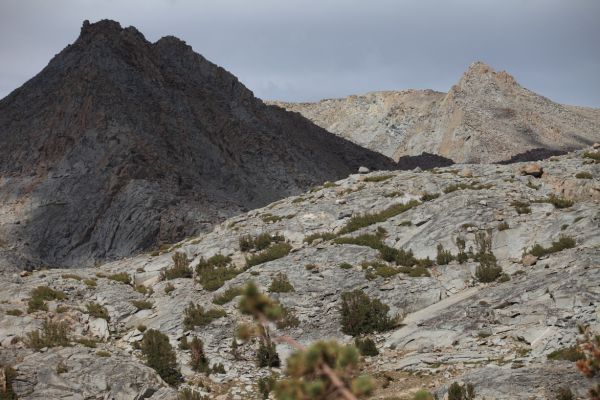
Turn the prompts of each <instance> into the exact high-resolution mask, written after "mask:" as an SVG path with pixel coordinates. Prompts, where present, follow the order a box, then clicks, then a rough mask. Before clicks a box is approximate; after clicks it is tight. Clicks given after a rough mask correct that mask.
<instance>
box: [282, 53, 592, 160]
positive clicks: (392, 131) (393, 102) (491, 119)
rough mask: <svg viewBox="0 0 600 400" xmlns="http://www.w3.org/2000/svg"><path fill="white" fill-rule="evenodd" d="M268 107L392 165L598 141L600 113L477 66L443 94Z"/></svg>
mask: <svg viewBox="0 0 600 400" xmlns="http://www.w3.org/2000/svg"><path fill="white" fill-rule="evenodd" d="M273 104H276V105H279V106H281V107H283V108H286V109H288V110H290V111H296V112H299V113H301V114H302V115H304V116H305V117H307V118H309V119H311V120H312V121H313V122H315V123H316V124H318V125H320V126H322V127H324V128H325V129H327V130H329V131H331V132H334V133H336V134H338V135H340V136H342V137H345V138H347V139H349V140H352V141H354V142H355V143H358V144H361V145H363V146H366V147H368V148H370V149H372V150H376V151H379V152H380V153H382V154H385V155H388V156H391V157H393V158H394V159H396V160H397V159H399V158H400V157H401V156H404V155H417V154H421V153H422V152H429V153H434V154H439V155H441V156H444V157H447V158H450V159H452V160H454V161H456V162H499V161H504V160H509V159H511V158H513V157H516V158H515V159H517V160H518V159H522V158H523V157H521V158H519V155H521V154H523V153H526V152H527V151H531V150H535V149H546V151H548V150H550V151H555V152H556V151H567V150H570V149H574V148H581V147H583V146H586V145H589V144H591V143H593V142H594V141H598V140H600V110H597V109H589V108H583V107H573V106H565V105H561V104H557V103H554V102H552V101H550V100H549V99H547V98H545V97H542V96H540V95H538V94H536V93H533V92H531V91H529V90H527V89H525V88H523V87H522V86H520V85H519V84H518V83H517V82H516V81H515V79H514V78H513V77H512V76H511V75H509V74H508V73H506V72H504V71H502V72H496V71H494V70H493V69H492V68H491V67H490V66H488V65H486V64H484V63H481V62H477V63H474V64H472V65H471V66H470V67H469V69H468V70H467V71H466V72H465V74H464V75H463V76H462V78H461V79H460V81H459V82H458V84H456V85H454V86H453V87H452V88H451V89H450V91H449V92H448V93H440V92H433V91H430V90H424V91H419V90H407V91H402V92H378V93H369V94H366V95H363V96H350V97H347V98H344V99H332V100H323V101H320V102H318V103H298V104H294V103H280V102H273ZM529 155H530V156H535V153H529Z"/></svg>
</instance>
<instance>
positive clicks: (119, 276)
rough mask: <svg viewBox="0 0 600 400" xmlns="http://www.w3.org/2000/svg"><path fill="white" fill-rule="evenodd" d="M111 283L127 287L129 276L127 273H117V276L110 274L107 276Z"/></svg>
mask: <svg viewBox="0 0 600 400" xmlns="http://www.w3.org/2000/svg"><path fill="white" fill-rule="evenodd" d="M107 278H108V279H110V280H111V281H116V282H121V283H125V284H127V285H129V283H130V282H131V276H129V274H128V273H127V272H119V273H117V274H112V275H109V276H107Z"/></svg>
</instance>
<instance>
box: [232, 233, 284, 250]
mask: <svg viewBox="0 0 600 400" xmlns="http://www.w3.org/2000/svg"><path fill="white" fill-rule="evenodd" d="M284 241H285V238H284V237H283V236H281V235H279V234H275V235H270V234H268V233H261V234H260V235H258V236H256V237H252V236H250V235H245V236H242V237H240V240H239V243H240V250H241V251H243V252H248V251H261V250H264V249H266V248H267V247H269V246H270V245H271V244H272V243H281V242H284Z"/></svg>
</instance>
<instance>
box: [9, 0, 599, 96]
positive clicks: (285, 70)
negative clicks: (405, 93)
mask: <svg viewBox="0 0 600 400" xmlns="http://www.w3.org/2000/svg"><path fill="white" fill-rule="evenodd" d="M599 17H600V2H599V1H597V0H502V1H499V0H497V1H493V0H437V1H434V0H369V1H366V0H363V1H361V0H285V1H282V0H252V1H249V0H201V1H198V0H196V1H194V0H130V1H123V0H121V1H119V0H53V1H47V0H3V1H2V3H1V4H0V38H1V39H0V60H2V62H1V63H0V98H1V97H4V96H6V95H7V94H8V93H10V92H11V91H12V90H14V89H15V88H17V87H19V86H20V85H22V84H23V83H24V82H25V81H26V80H27V79H29V78H31V77H32V76H34V75H35V74H36V73H37V72H39V71H40V70H41V69H42V68H43V67H44V66H45V65H46V64H47V62H48V61H49V60H50V58H51V57H52V56H53V55H54V54H56V53H58V52H59V51H60V50H61V49H62V48H64V47H65V46H66V45H67V44H68V43H71V42H72V41H74V40H75V39H76V37H77V35H78V33H79V28H80V26H81V23H82V21H83V20H85V19H89V20H90V21H96V20H98V19H102V18H111V19H115V20H117V21H119V22H120V23H121V25H123V26H129V25H133V26H136V27H137V28H138V29H139V30H140V31H141V32H142V33H144V35H145V36H146V38H147V39H149V40H151V41H155V40H157V39H158V38H160V37H161V36H166V35H175V36H178V37H179V38H181V39H183V40H185V41H186V42H188V44H190V45H191V46H192V47H193V48H194V49H195V50H196V51H197V52H199V53H201V54H203V55H204V56H205V57H207V58H208V59H209V60H211V61H213V62H215V63H216V64H219V65H221V66H223V67H225V68H227V69H228V70H229V71H231V72H232V73H233V74H235V75H236V76H238V77H239V78H240V80H241V81H242V82H243V83H244V84H246V86H248V87H249V88H250V89H252V90H253V91H254V92H255V94H256V95H257V96H258V97H261V98H264V99H278V100H288V101H313V100H318V99H321V98H329V97H340V96H345V95H349V94H357V93H364V92H368V91H374V90H400V89H407V88H420V89H425V88H430V89H435V90H440V91H446V90H448V88H449V87H450V86H451V85H452V84H454V83H456V82H457V81H458V79H459V77H460V75H461V74H462V72H463V71H464V70H465V69H466V67H467V66H468V65H469V64H470V63H471V62H473V61H476V60H482V61H485V62H487V63H489V64H490V65H492V66H493V67H495V68H496V69H505V70H507V71H508V72H510V73H511V74H513V75H514V76H515V77H516V78H517V80H518V81H519V82H520V83H521V84H522V85H524V86H525V87H527V88H529V89H531V90H534V91H536V92H538V93H540V94H543V95H545V96H547V97H549V98H551V99H553V100H555V101H559V102H563V103H569V104H577V105H587V106H592V107H600V74H599V72H600V47H599V45H598V38H600V24H599V23H598V19H599Z"/></svg>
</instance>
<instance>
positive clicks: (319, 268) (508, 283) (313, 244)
mask: <svg viewBox="0 0 600 400" xmlns="http://www.w3.org/2000/svg"><path fill="white" fill-rule="evenodd" d="M586 151H587V153H586V152H585V151H576V152H572V153H569V154H567V155H564V156H558V157H553V158H552V159H550V160H544V161H540V162H539V165H540V167H541V168H542V169H543V171H544V173H543V175H541V177H539V178H535V177H533V176H530V175H521V174H520V173H519V171H520V169H521V168H522V167H523V166H524V165H526V164H515V165H490V164H480V165H477V164H474V165H456V166H453V167H445V168H436V169H431V170H423V171H421V170H419V169H416V170H413V171H394V172H371V173H365V174H353V175H351V176H349V177H348V178H346V179H342V180H339V181H336V182H334V183H329V184H327V185H324V186H320V187H317V188H314V189H313V190H312V191H310V192H307V193H304V194H302V195H300V196H294V197H289V198H286V199H283V200H280V201H278V202H276V203H272V204H270V205H269V206H267V207H264V208H261V209H257V210H253V211H251V212H248V213H246V214H242V215H239V216H236V217H233V218H231V219H228V220H226V221H225V222H223V223H221V224H219V225H218V226H216V227H215V228H214V230H212V231H211V232H209V233H205V234H201V235H199V236H197V237H192V238H188V239H186V240H184V241H182V242H180V243H177V244H175V245H173V246H172V247H171V248H166V249H163V251H161V252H157V253H155V254H153V255H140V256H137V257H133V258H128V259H123V260H119V261H115V262H111V263H108V264H105V265H102V266H99V267H97V268H79V269H69V270H48V271H35V272H33V273H31V274H30V275H27V274H22V275H23V276H21V275H19V274H9V273H6V272H5V273H0V279H1V281H2V282H3V284H2V286H1V287H0V343H1V345H2V347H0V350H1V352H0V354H1V359H0V363H1V364H4V365H10V366H12V367H13V368H14V369H15V371H16V375H15V376H16V378H15V380H14V384H13V387H14V388H15V390H16V391H17V394H18V395H19V396H20V397H19V398H20V399H37V398H42V397H43V395H44V393H52V394H53V395H54V396H56V397H57V398H65V397H72V396H75V394H74V393H77V394H78V395H80V396H82V397H90V398H92V397H93V398H151V399H159V398H161V399H174V398H175V390H174V389H171V388H168V387H166V386H165V384H164V382H162V380H160V379H159V378H158V377H157V376H156V375H153V374H154V373H153V372H152V371H151V370H149V369H148V368H146V367H144V365H143V364H144V357H143V356H142V354H141V353H140V350H139V349H138V347H137V346H136V343H137V342H139V341H140V340H141V339H142V337H143V333H142V331H144V330H145V329H158V330H160V331H162V332H163V333H165V334H166V335H168V337H169V339H170V341H171V343H172V345H173V347H174V348H175V349H176V351H177V359H178V362H179V364H180V367H181V372H182V374H183V376H184V379H185V381H186V383H185V384H184V385H183V386H184V387H188V386H189V387H192V388H194V390H196V391H198V392H200V393H203V394H205V395H208V396H210V398H215V399H230V398H231V399H256V398H259V394H258V392H257V390H258V388H257V381H258V379H259V378H260V377H266V376H269V375H270V374H271V373H272V371H271V370H270V369H268V368H257V367H256V362H255V357H256V349H257V347H258V343H257V342H256V341H255V340H252V339H251V340H248V341H245V342H242V341H239V342H236V343H237V344H238V345H237V346H236V347H235V348H233V347H232V341H233V337H234V332H235V329H236V326H237V325H238V324H239V323H242V322H244V321H248V318H249V317H248V316H246V315H243V314H242V313H241V312H240V310H239V307H238V298H235V297H233V298H229V299H226V301H220V302H214V301H213V300H214V299H215V297H217V296H219V295H223V294H224V293H225V292H226V291H227V290H228V289H231V288H235V287H239V286H241V285H243V284H245V283H246V282H248V281H250V280H253V281H254V282H256V283H257V284H258V285H259V286H260V287H261V288H262V289H263V290H267V289H268V288H269V286H270V284H271V281H272V279H273V277H275V276H277V275H278V274H280V273H283V274H286V275H287V277H288V280H289V282H290V283H291V285H292V286H293V288H294V290H293V291H290V292H286V293H270V296H272V297H273V298H275V299H277V300H278V301H279V302H280V303H282V304H283V305H285V306H286V307H287V308H288V309H289V310H290V311H291V312H292V313H293V314H295V316H296V317H297V318H298V323H297V324H292V325H291V326H288V327H283V328H276V327H275V326H273V329H274V332H275V333H276V334H281V333H285V334H288V335H291V336H292V337H293V338H295V339H296V340H298V341H300V342H301V343H305V344H306V343H309V342H311V341H313V340H316V339H320V338H327V337H329V338H337V339H339V340H341V341H343V342H351V341H352V340H353V339H352V338H351V337H349V336H346V335H344V334H343V333H342V332H341V331H340V322H339V315H340V314H339V305H340V297H341V294H342V293H343V292H345V291H351V290H354V289H362V290H364V291H365V293H367V294H368V295H369V296H371V297H374V298H378V299H380V300H381V301H382V302H383V303H385V304H387V305H389V307H390V315H395V314H399V315H402V316H404V319H403V325H402V326H399V327H397V328H395V329H393V330H391V331H389V332H384V333H378V334H375V335H372V338H373V339H374V341H375V342H376V345H377V347H378V349H379V352H380V354H379V355H378V356H373V357H366V358H365V360H364V361H365V364H366V367H365V371H364V372H365V373H369V374H371V375H373V376H375V377H376V378H377V389H376V391H375V393H374V395H373V398H374V399H381V398H412V396H413V394H414V392H415V391H416V390H418V389H421V388H427V389H428V390H430V391H431V392H435V393H437V394H438V395H439V398H443V396H444V395H445V394H446V392H447V389H448V387H449V385H450V384H452V383H453V382H455V381H456V382H464V383H471V384H473V385H475V391H476V393H477V394H478V398H479V397H485V398H490V399H507V400H508V399H515V398H527V399H539V400H542V399H548V398H555V397H556V394H557V391H558V389H559V388H562V387H569V388H570V389H571V390H572V391H573V393H574V395H575V396H583V395H584V394H585V391H586V389H587V388H588V387H589V386H591V384H592V383H593V382H594V381H593V380H591V379H588V378H585V377H584V376H583V375H582V374H580V373H579V372H578V371H577V369H576V368H575V365H574V363H573V362H572V361H569V360H565V359H562V358H561V357H559V356H556V354H557V351H558V350H564V349H566V348H569V347H570V346H573V345H575V344H576V343H577V340H578V339H579V338H580V337H579V336H578V335H579V333H578V327H579V326H589V327H590V328H591V329H592V330H593V331H595V332H598V331H600V293H599V292H598V282H600V229H599V228H600V219H599V218H600V216H599V214H598V204H599V202H600V180H599V177H600V164H598V163H597V162H595V161H594V157H597V154H598V153H593V152H594V150H592V149H587V150H586ZM467 172H468V173H467ZM575 186H576V187H578V190H577V191H573V190H572V189H571V188H573V187H575ZM426 194H427V196H426V197H423V196H424V195H426ZM436 194H437V195H438V196H436ZM419 199H424V200H423V201H419V204H418V205H416V206H414V207H412V208H410V209H408V210H406V211H404V212H402V213H399V214H397V215H392V216H390V217H389V218H387V219H377V220H375V221H373V223H372V224H370V225H366V226H363V227H362V228H360V229H357V230H355V231H354V232H352V233H343V232H345V230H344V229H343V228H344V227H345V226H346V225H347V224H348V222H349V221H350V220H351V218H352V217H354V216H358V215H364V213H377V212H380V211H382V210H385V209H388V208H389V207H390V206H394V205H398V204H401V203H403V204H406V203H408V202H409V201H411V200H419ZM425 200H426V201H425ZM569 200H570V201H569ZM527 208H528V210H527ZM260 233H268V234H272V235H274V234H276V233H277V234H279V235H282V236H284V237H285V238H286V240H287V241H288V242H289V243H290V246H291V251H290V253H289V254H287V255H284V256H282V257H280V258H278V259H275V260H271V261H268V262H263V263H259V264H256V265H251V266H248V268H242V267H243V266H245V265H246V258H247V257H251V256H252V255H253V254H255V253H253V252H252V251H250V252H249V251H242V249H241V247H240V238H241V237H242V236H245V235H251V236H256V235H258V234H260ZM315 233H328V234H329V235H328V236H324V237H319V238H315V240H312V241H310V242H309V241H307V240H305V239H307V237H308V236H309V235H313V234H315ZM481 233H485V235H491V237H492V243H491V250H492V252H493V254H494V255H495V256H496V258H497V262H498V265H499V266H501V267H502V275H501V277H500V278H499V279H498V280H495V281H493V282H490V283H481V282H479V280H478V279H477V272H476V271H477V267H478V265H479V263H478V261H477V260H476V259H475V257H474V255H473V254H471V253H469V250H468V249H469V248H470V247H473V248H474V247H475V246H476V244H475V241H476V239H475V238H476V235H477V234H481ZM362 234H372V235H378V237H379V238H380V239H381V240H382V241H383V242H384V243H385V244H386V245H387V246H389V247H392V248H394V249H398V250H399V249H402V250H405V251H408V250H412V252H413V253H414V255H415V256H416V257H418V258H425V257H430V259H432V260H434V262H433V265H432V266H430V267H427V268H426V273H425V274H416V275H414V274H411V273H410V271H407V270H403V271H400V270H397V271H395V273H391V274H390V273H387V274H379V273H378V272H377V271H376V270H375V268H374V267H373V263H374V262H377V263H380V264H383V265H385V266H387V267H388V268H392V270H393V269H394V268H397V267H396V266H395V265H394V263H391V262H387V261H385V260H384V259H382V258H381V255H380V253H379V251H378V250H377V249H375V248H372V247H369V246H366V245H359V244H348V243H343V242H344V241H340V240H336V239H339V238H349V237H357V236H359V235H362ZM459 237H460V238H462V239H464V241H465V248H466V249H467V250H466V252H467V253H469V254H467V257H466V259H464V260H462V261H461V262H459V261H457V260H454V261H450V262H448V263H447V264H444V263H442V262H437V261H435V260H436V255H437V246H438V245H440V244H441V245H442V246H443V247H444V248H445V249H446V250H449V251H451V252H452V253H453V254H454V255H456V254H457V247H456V245H455V243H456V242H457V241H456V239H457V238H459ZM559 240H562V241H563V242H564V243H565V245H564V246H562V247H558V246H554V245H553V243H555V242H557V241H559ZM535 245H540V246H542V248H543V249H546V250H544V251H540V250H539V247H536V248H537V249H538V251H537V252H536V253H535V254H537V256H536V258H537V260H536V262H534V263H532V262H529V261H527V262H526V261H524V260H523V253H524V252H528V251H529V250H531V249H532V248H533V247H534V246H535ZM176 252H180V253H183V254H185V255H186V256H187V258H188V259H189V260H190V264H191V267H192V268H193V267H195V266H196V265H198V264H199V263H200V262H201V260H206V259H208V258H209V257H211V256H214V255H216V254H221V255H224V256H228V257H231V264H232V265H233V266H237V267H238V268H240V270H239V271H238V272H239V273H238V274H237V276H235V277H232V278H231V279H229V280H226V281H225V282H224V284H223V286H222V287H220V288H218V289H216V290H214V291H210V290H206V289H205V288H204V287H203V285H202V284H200V283H198V281H197V280H201V279H202V277H203V275H202V272H200V273H199V274H196V276H195V279H192V278H178V279H172V280H168V281H165V280H162V279H161V271H163V270H164V269H165V268H170V267H171V266H172V265H173V261H172V256H173V254H174V253H176ZM369 265H371V266H369ZM117 273H121V274H122V273H127V274H129V275H130V276H131V284H127V283H123V282H121V281H122V280H123V279H120V281H119V279H117V278H115V277H114V276H113V275H114V274H117ZM382 275H383V276H382ZM111 277H112V278H111ZM115 279H117V280H115ZM41 285H48V286H50V287H51V288H53V289H56V290H60V291H62V292H64V293H65V299H62V300H52V301H47V306H48V311H37V312H32V313H27V311H26V308H27V302H28V299H29V297H30V293H31V291H32V290H33V289H34V288H36V287H38V286H41ZM141 286H144V287H143V288H141ZM213 289H214V288H213ZM234 296H235V293H234ZM140 300H145V301H147V302H149V303H150V307H149V308H147V309H141V310H140V309H139V307H136V306H135V305H134V303H133V302H135V301H140ZM191 301H193V302H195V303H196V304H199V305H201V306H202V307H204V309H209V308H217V309H219V310H223V311H225V313H226V314H225V316H222V317H219V318H216V319H215V320H213V321H212V322H210V323H207V324H206V325H204V326H202V327H200V326H199V327H196V328H195V329H189V328H188V327H186V326H185V325H184V323H183V311H184V308H185V307H186V306H187V305H188V304H189V302H191ZM90 302H95V303H98V304H100V305H102V306H104V307H105V308H106V310H107V312H108V315H109V317H110V320H109V321H108V324H107V325H108V331H109V332H108V333H109V336H108V338H106V339H101V337H102V336H104V335H103V334H98V333H97V325H98V324H97V323H96V319H95V318H92V317H91V316H89V315H88V314H86V312H85V311H84V310H85V305H86V304H88V303H90ZM19 314H20V315H19ZM46 318H54V319H55V320H63V321H67V322H68V324H69V326H70V327H71V334H70V335H71V340H72V341H73V347H70V348H51V349H44V351H42V352H36V351H34V350H32V349H29V348H27V346H26V345H25V343H24V340H23V338H24V337H25V336H26V333H27V332H29V331H33V330H35V329H38V328H39V327H40V325H41V322H42V321H43V320H44V319H46ZM142 326H143V327H142ZM194 336H197V337H199V338H200V339H201V340H202V342H203V343H204V350H205V352H206V355H207V357H208V359H209V360H210V364H211V365H215V364H218V363H220V364H223V366H224V368H225V371H226V372H225V373H224V374H223V373H212V374H211V375H210V376H209V377H206V376H204V374H202V373H196V372H194V371H192V370H191V369H190V368H189V366H188V364H189V360H190V351H189V350H186V349H185V348H180V347H179V346H178V344H179V343H181V341H182V339H183V338H184V337H186V338H188V339H191V338H192V337H194ZM82 338H87V339H95V340H99V341H98V342H97V343H96V349H95V350H91V349H89V348H87V347H85V346H84V345H83V344H82V343H86V342H85V341H82V340H81V339H82ZM277 350H278V352H279V355H280V357H281V359H282V360H284V362H285V359H286V357H287V356H288V355H289V354H290V352H291V349H290V348H288V347H287V345H285V344H281V345H278V347H277ZM101 352H102V353H101ZM107 353H108V354H110V357H101V355H100V354H102V355H106V354H107ZM61 360H62V361H63V363H64V364H65V367H66V368H63V369H64V371H62V372H60V371H57V370H56V366H55V365H54V364H56V363H57V362H59V361H61ZM50 365H52V367H51V366H50ZM111 365H112V366H113V367H114V369H113V370H112V371H119V373H121V372H123V373H122V374H121V375H120V376H119V377H118V379H115V381H114V382H112V384H111V385H105V379H106V376H107V374H109V372H108V371H110V368H109V366H111ZM33 366H36V368H34V367H33ZM92 369H94V370H97V374H95V375H93V376H92V375H90V374H91V372H90V371H92ZM274 371H275V372H277V373H279V372H281V371H280V370H279V369H275V370H274ZM209 390H210V392H209ZM134 393H135V394H136V396H137V397H135V396H134V397H131V396H132V395H133V394H134ZM150 396H152V397H150Z"/></svg>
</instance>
